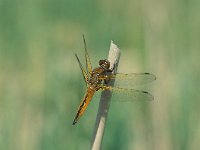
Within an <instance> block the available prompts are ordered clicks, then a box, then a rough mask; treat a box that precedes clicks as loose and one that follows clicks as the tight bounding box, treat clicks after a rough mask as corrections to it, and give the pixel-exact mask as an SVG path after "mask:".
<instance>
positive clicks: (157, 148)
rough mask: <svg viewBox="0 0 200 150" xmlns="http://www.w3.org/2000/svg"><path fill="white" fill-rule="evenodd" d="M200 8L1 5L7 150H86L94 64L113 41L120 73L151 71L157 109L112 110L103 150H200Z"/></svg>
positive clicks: (1, 106) (0, 70) (39, 2)
mask: <svg viewBox="0 0 200 150" xmlns="http://www.w3.org/2000/svg"><path fill="white" fill-rule="evenodd" d="M199 10H200V1H195V0H191V1H180V0H175V1H164V0H161V1H156V0H153V1H139V0H136V1H131V0H129V1H128V0H125V1H118V0H117V1H116V0H115V1H114V0H113V1H106V0H98V1H92V0H85V1H81V0H78V1H72V0H57V1H55V0H54V1H53V0H48V1H47V0H19V1H15V0H0V149H2V150H66V149H69V150H76V149H89V147H90V142H91V138H92V133H93V128H94V123H95V116H96V113H97V109H98V100H99V95H97V96H96V97H95V98H94V99H93V101H92V102H91V104H90V106H89V107H88V109H87V111H86V113H85V115H84V116H83V117H82V118H81V119H80V121H79V122H78V123H77V125H76V126H72V121H73V118H74V116H75V114H76V110H77V107H78V105H79V102H80V100H81V98H82V97H83V95H84V92H85V88H86V87H85V85H84V82H83V80H82V76H81V75H80V70H79V67H78V65H77V62H76V60H75V57H74V54H75V53H77V54H78V55H79V56H80V58H81V60H82V62H83V60H84V59H83V56H84V51H83V41H82V34H83V33H84V34H85V37H86V41H87V45H88V48H89V53H90V57H91V59H92V64H93V66H94V67H95V66H96V65H97V62H98V61H97V60H99V59H100V58H106V57H107V54H108V49H109V44H110V40H114V42H115V43H116V44H117V45H118V46H119V47H120V49H121V50H122V55H121V60H120V64H119V72H128V73H130V72H151V73H154V74H156V76H157V80H156V81H155V82H154V83H152V84H150V85H147V86H145V87H143V88H145V89H147V90H149V91H151V92H152V93H153V95H154V96H155V100H154V101H153V102H134V103H112V104H111V107H110V110H109V111H110V112H109V117H108V121H107V128H106V130H105V135H104V140H103V146H102V149H116V150H117V149H119V150H120V149H130V150H133V149H136V150H161V149H162V150H169V149H170V150H188V149H190V150H196V149H198V148H199V147H200V144H199V141H200V121H199V113H200V109H199V108H198V107H199V105H200V101H199V99H200V96H199V91H200V88H199V85H200V78H199V76H200V69H199V68H200V63H199V57H200V44H199V39H200V30H199V27H200V19H199Z"/></svg>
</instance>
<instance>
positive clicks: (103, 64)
mask: <svg viewBox="0 0 200 150" xmlns="http://www.w3.org/2000/svg"><path fill="white" fill-rule="evenodd" d="M99 66H101V67H103V68H105V69H109V68H110V62H109V61H108V60H107V59H103V60H99Z"/></svg>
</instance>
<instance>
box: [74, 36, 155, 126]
mask: <svg viewBox="0 0 200 150" xmlns="http://www.w3.org/2000/svg"><path fill="white" fill-rule="evenodd" d="M83 42H84V49H85V63H86V69H84V67H83V65H82V64H81V62H80V59H79V57H78V55H77V54H75V57H76V59H77V62H78V64H79V67H80V69H81V72H82V75H83V78H84V81H85V84H86V86H87V90H86V92H85V95H84V97H83V99H82V101H81V103H80V105H79V107H78V111H77V113H76V116H75V118H74V121H73V123H72V124H73V125H75V124H76V123H77V121H78V120H79V119H80V117H81V116H82V115H83V114H84V112H85V110H86V108H87V107H88V105H89V103H90V102H91V100H92V98H93V96H94V94H95V92H96V91H103V90H110V91H112V92H113V93H117V94H118V93H119V95H121V94H123V95H125V96H126V98H128V99H129V98H133V99H142V100H153V99H154V97H153V96H152V95H151V94H150V93H149V92H147V91H142V90H136V89H128V88H122V87H119V85H118V84H117V83H120V82H116V83H115V86H110V85H108V84H107V83H108V82H109V81H110V80H112V79H114V80H115V81H121V82H122V83H127V84H129V85H130V84H135V85H137V84H145V83H148V82H151V81H154V80H156V76H155V75H154V74H151V73H130V74H123V73H116V74H112V72H113V69H114V68H113V69H110V62H109V61H108V60H107V59H102V60H99V66H98V67H96V68H94V69H92V65H91V61H90V57H89V55H88V51H87V46H86V41H85V37H84V35H83Z"/></svg>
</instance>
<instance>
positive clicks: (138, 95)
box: [101, 86, 154, 102]
mask: <svg viewBox="0 0 200 150" xmlns="http://www.w3.org/2000/svg"><path fill="white" fill-rule="evenodd" d="M101 89H103V90H111V91H112V92H113V93H112V96H113V99H116V100H117V101H122V102H126V101H151V100H153V99H154V97H153V96H152V95H151V94H150V93H149V92H146V91H141V90H135V89H125V88H119V87H111V86H103V87H102V88H101Z"/></svg>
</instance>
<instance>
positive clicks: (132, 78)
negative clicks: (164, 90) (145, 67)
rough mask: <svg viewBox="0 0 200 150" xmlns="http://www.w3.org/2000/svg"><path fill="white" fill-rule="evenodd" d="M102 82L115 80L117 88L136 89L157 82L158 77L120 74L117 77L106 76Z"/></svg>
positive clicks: (149, 74)
mask: <svg viewBox="0 0 200 150" xmlns="http://www.w3.org/2000/svg"><path fill="white" fill-rule="evenodd" d="M101 79H102V80H109V79H115V86H116V87H134V86H137V85H143V84H146V83H149V82H152V81H154V80H156V76H155V75H154V74H151V73H130V74H123V73H118V74H115V75H105V76H103V77H102V78H101Z"/></svg>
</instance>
